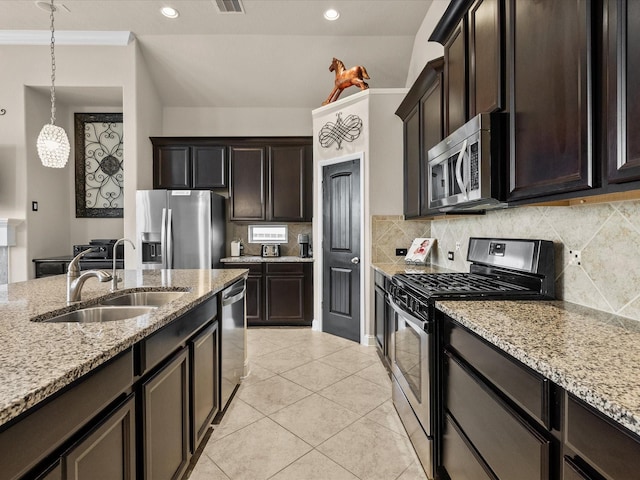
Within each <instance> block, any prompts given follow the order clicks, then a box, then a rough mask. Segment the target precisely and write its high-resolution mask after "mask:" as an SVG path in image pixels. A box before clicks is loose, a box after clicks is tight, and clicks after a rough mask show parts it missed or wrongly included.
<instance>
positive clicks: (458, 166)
mask: <svg viewBox="0 0 640 480" xmlns="http://www.w3.org/2000/svg"><path fill="white" fill-rule="evenodd" d="M465 153H467V140H466V139H465V141H464V143H463V144H462V150H460V153H459V154H458V159H457V160H456V181H457V182H458V186H459V187H460V190H462V195H464V199H465V200H469V195H468V194H467V187H466V186H465V184H464V179H463V178H462V160H463V159H464V154H465Z"/></svg>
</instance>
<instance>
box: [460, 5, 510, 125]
mask: <svg viewBox="0 0 640 480" xmlns="http://www.w3.org/2000/svg"><path fill="white" fill-rule="evenodd" d="M467 18H468V22H469V42H468V45H469V118H473V117H474V116H476V115H477V114H479V113H491V112H495V111H498V110H502V109H503V108H504V85H503V83H504V82H503V78H504V61H503V58H504V39H503V37H504V2H503V0H478V1H476V2H474V4H473V5H472V6H471V8H470V9H469V13H468V15H467Z"/></svg>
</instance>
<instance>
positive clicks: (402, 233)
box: [372, 200, 640, 320]
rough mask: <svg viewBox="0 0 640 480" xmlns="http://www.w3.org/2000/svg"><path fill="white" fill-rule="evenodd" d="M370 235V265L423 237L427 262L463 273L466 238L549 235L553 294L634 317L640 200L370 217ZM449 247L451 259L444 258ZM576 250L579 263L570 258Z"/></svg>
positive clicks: (638, 308) (638, 302) (639, 274)
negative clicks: (431, 241)
mask: <svg viewBox="0 0 640 480" xmlns="http://www.w3.org/2000/svg"><path fill="white" fill-rule="evenodd" d="M372 235H373V245H374V248H373V252H372V257H373V259H372V260H373V262H374V263H401V262H403V260H404V259H403V257H395V256H394V253H395V248H397V247H400V246H408V245H409V244H410V243H411V240H412V239H413V238H415V237H419V236H428V237H434V238H436V239H437V243H436V245H435V246H434V248H433V250H432V252H431V256H430V258H431V263H432V264H435V265H439V266H442V267H446V268H450V269H452V270H456V271H469V264H468V263H467V262H466V260H465V259H466V256H467V247H468V244H469V237H491V236H495V237H502V238H539V239H543V240H552V241H553V242H554V244H555V252H556V296H557V298H559V299H562V300H566V301H569V302H572V303H577V304H580V305H584V306H587V307H591V308H595V309H597V310H602V311H605V312H611V313H615V314H618V315H621V316H624V317H628V318H632V319H634V320H640V287H639V286H640V200H631V201H624V202H610V203H600V204H592V205H581V206H571V207H519V208H511V209H507V210H494V211H491V212H487V214H486V215H478V216H464V217H455V218H454V217H447V218H443V219H437V220H433V221H431V222H424V221H403V220H402V217H390V216H384V217H382V216H380V217H375V216H374V217H373V218H372ZM458 243H459V245H460V249H459V250H456V244H458ZM450 251H451V252H454V260H453V261H451V260H448V259H447V252H450ZM576 252H579V254H580V261H579V262H577V261H571V259H572V258H575V256H574V254H575V253H576Z"/></svg>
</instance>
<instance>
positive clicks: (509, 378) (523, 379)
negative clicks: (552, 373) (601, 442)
mask: <svg viewBox="0 0 640 480" xmlns="http://www.w3.org/2000/svg"><path fill="white" fill-rule="evenodd" d="M444 344H445V347H447V348H450V349H451V348H452V349H453V350H455V352H456V353H457V354H458V355H459V356H460V357H462V358H463V359H464V360H466V361H467V363H469V364H470V365H471V366H472V367H473V368H474V369H476V370H477V371H478V372H480V374H482V375H483V376H484V377H486V378H487V379H488V380H489V381H490V382H491V383H493V384H494V385H495V386H496V387H498V388H499V389H500V390H501V391H502V392H503V393H505V394H506V395H507V396H508V397H509V398H510V399H512V400H513V401H514V402H515V403H517V404H518V405H519V406H520V407H522V408H523V409H524V410H525V411H526V412H527V413H529V414H530V415H532V416H533V417H534V418H535V419H536V420H538V421H539V422H540V423H541V424H542V425H544V426H545V427H546V428H548V429H550V428H551V415H550V388H549V380H547V379H546V378H544V377H543V376H542V375H539V374H538V373H536V372H534V371H533V370H531V369H530V368H529V367H527V366H526V365H524V364H522V363H520V362H518V361H517V360H516V359H514V358H512V357H510V356H508V355H506V354H505V353H503V352H502V351H500V350H498V349H497V348H496V347H494V346H492V345H489V344H488V343H487V342H486V341H485V340H482V339H481V338H479V337H478V336H476V335H475V334H473V333H471V332H469V331H468V330H467V329H465V328H464V327H462V326H461V325H460V324H458V323H456V322H453V321H451V320H446V323H445V341H444Z"/></svg>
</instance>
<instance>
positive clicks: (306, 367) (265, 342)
mask: <svg viewBox="0 0 640 480" xmlns="http://www.w3.org/2000/svg"><path fill="white" fill-rule="evenodd" d="M247 335H248V337H247V346H248V354H249V360H250V368H251V373H250V375H249V376H248V377H247V378H246V379H245V380H244V381H243V383H242V385H241V386H240V388H239V390H238V392H237V393H236V396H235V397H234V399H233V401H232V403H231V405H230V406H229V409H228V410H227V412H226V414H225V416H224V418H223V420H222V422H221V423H220V425H218V426H215V427H214V430H213V433H212V434H211V437H210V438H209V440H208V442H207V444H206V446H205V447H204V449H203V451H202V455H201V456H200V458H199V459H198V462H197V464H196V465H195V468H194V469H193V471H192V473H191V476H190V477H189V478H190V479H191V480H239V479H247V480H262V479H271V480H315V479H318V480H355V479H361V480H376V479H379V480H395V479H397V480H425V479H426V476H425V475H424V472H423V471H422V469H421V467H420V464H419V462H418V459H417V457H416V454H415V452H414V451H413V448H412V447H411V444H410V443H409V440H408V438H407V436H406V433H405V431H404V429H403V427H402V424H401V423H400V419H399V418H398V414H397V413H396V411H395V409H394V407H393V404H392V402H391V383H390V381H389V377H388V376H387V373H386V371H385V368H384V367H383V365H382V363H381V361H380V359H379V358H378V356H377V354H376V351H375V348H374V347H363V346H360V345H358V344H357V343H354V342H350V341H348V340H344V339H342V338H339V337H335V336H333V335H329V334H326V333H322V332H316V331H312V330H311V329H308V328H304V329H303V328H299V329H295V328H272V329H266V328H263V329H249V330H248V334H247Z"/></svg>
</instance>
